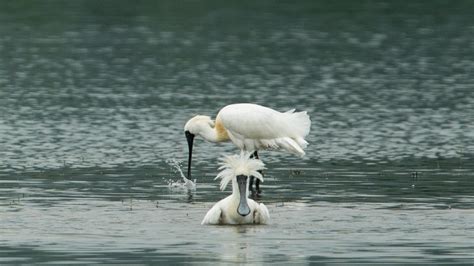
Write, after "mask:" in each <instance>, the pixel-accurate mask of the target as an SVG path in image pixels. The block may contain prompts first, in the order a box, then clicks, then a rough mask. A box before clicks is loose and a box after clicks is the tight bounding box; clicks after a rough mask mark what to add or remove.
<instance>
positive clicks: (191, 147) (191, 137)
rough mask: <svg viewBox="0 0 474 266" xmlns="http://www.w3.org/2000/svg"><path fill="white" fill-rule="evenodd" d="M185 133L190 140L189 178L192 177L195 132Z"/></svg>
mask: <svg viewBox="0 0 474 266" xmlns="http://www.w3.org/2000/svg"><path fill="white" fill-rule="evenodd" d="M184 135H186V140H187V141H188V148H189V158H188V179H191V159H192V157H193V141H194V134H191V132H189V131H187V130H186V131H185V132H184Z"/></svg>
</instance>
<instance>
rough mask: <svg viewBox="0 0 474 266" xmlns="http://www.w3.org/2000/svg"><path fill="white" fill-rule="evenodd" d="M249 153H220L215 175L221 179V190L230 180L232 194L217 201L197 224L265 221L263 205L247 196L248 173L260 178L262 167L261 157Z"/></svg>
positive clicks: (265, 213)
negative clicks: (218, 165)
mask: <svg viewBox="0 0 474 266" xmlns="http://www.w3.org/2000/svg"><path fill="white" fill-rule="evenodd" d="M249 157H250V153H244V152H242V153H241V154H240V156H239V155H233V156H226V157H224V159H223V160H222V163H221V165H222V166H221V167H220V168H219V170H222V171H221V172H220V173H219V174H218V175H217V177H216V179H218V178H220V179H222V180H221V190H224V189H225V187H226V186H227V184H228V183H229V182H230V181H232V194H231V195H230V196H228V197H226V198H225V199H223V200H221V201H219V202H217V203H216V204H215V205H214V206H213V207H212V208H211V209H210V210H209V211H208V212H207V214H206V216H205V217H204V219H203V220H202V222H201V224H266V223H267V222H268V221H269V220H270V214H269V213H268V209H267V207H266V206H265V205H264V204H263V203H260V204H259V203H257V202H255V201H254V200H252V199H249V198H248V192H249V182H248V181H249V179H250V177H251V176H254V177H255V178H258V180H261V181H263V177H262V174H260V173H259V171H260V170H263V169H264V164H263V162H262V161H260V160H258V159H253V158H249Z"/></svg>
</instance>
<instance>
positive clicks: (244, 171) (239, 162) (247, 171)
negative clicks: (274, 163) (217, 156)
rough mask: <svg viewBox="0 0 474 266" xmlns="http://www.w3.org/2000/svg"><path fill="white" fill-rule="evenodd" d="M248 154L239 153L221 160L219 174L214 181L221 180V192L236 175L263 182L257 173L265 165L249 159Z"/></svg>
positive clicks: (260, 175)
mask: <svg viewBox="0 0 474 266" xmlns="http://www.w3.org/2000/svg"><path fill="white" fill-rule="evenodd" d="M250 155H251V153H250V152H241V153H240V155H226V156H224V158H222V159H221V162H220V165H221V166H220V167H219V170H222V171H221V172H219V174H218V175H217V176H216V178H215V179H219V178H220V179H222V180H221V186H220V188H221V190H224V189H225V188H226V186H227V184H228V183H229V182H230V181H231V180H232V178H234V177H236V176H238V175H246V176H254V177H256V178H258V179H260V181H261V182H263V176H262V174H260V173H259V172H258V171H259V170H263V169H265V164H264V163H263V162H262V161H260V160H258V159H253V158H250Z"/></svg>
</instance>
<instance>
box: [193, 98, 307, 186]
mask: <svg viewBox="0 0 474 266" xmlns="http://www.w3.org/2000/svg"><path fill="white" fill-rule="evenodd" d="M310 127H311V120H310V119H309V115H308V114H307V112H296V113H295V110H294V109H293V110H290V111H287V112H284V113H282V112H278V111H275V110H273V109H270V108H268V107H264V106H261V105H257V104H250V103H239V104H231V105H227V106H225V107H224V108H222V109H221V110H220V111H219V113H218V114H217V116H216V120H215V121H213V120H212V119H211V118H210V117H209V116H203V115H198V116H195V117H193V118H191V119H190V120H189V121H188V122H187V123H186V125H185V126H184V131H185V134H186V138H187V141H188V145H189V159H188V178H189V179H191V157H192V150H193V140H194V137H195V136H196V135H199V136H201V137H202V138H204V139H205V140H207V141H210V142H223V141H228V140H231V141H232V142H233V143H234V144H235V145H236V146H237V147H239V148H240V150H242V151H249V152H253V151H258V150H261V149H284V150H286V151H288V152H290V153H293V154H296V155H299V156H303V155H304V154H305V152H304V149H305V148H306V146H307V145H308V142H306V140H305V137H306V136H307V135H308V133H309V130H310Z"/></svg>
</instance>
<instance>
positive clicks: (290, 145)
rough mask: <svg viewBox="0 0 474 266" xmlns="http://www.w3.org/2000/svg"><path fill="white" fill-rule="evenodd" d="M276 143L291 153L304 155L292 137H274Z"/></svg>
mask: <svg viewBox="0 0 474 266" xmlns="http://www.w3.org/2000/svg"><path fill="white" fill-rule="evenodd" d="M275 141H276V143H277V145H278V146H279V147H281V148H283V149H285V150H287V151H289V152H291V153H293V154H296V155H298V156H301V157H303V156H304V155H305V152H304V150H303V149H302V148H301V147H300V145H298V143H296V141H294V140H293V139H292V138H278V139H275Z"/></svg>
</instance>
